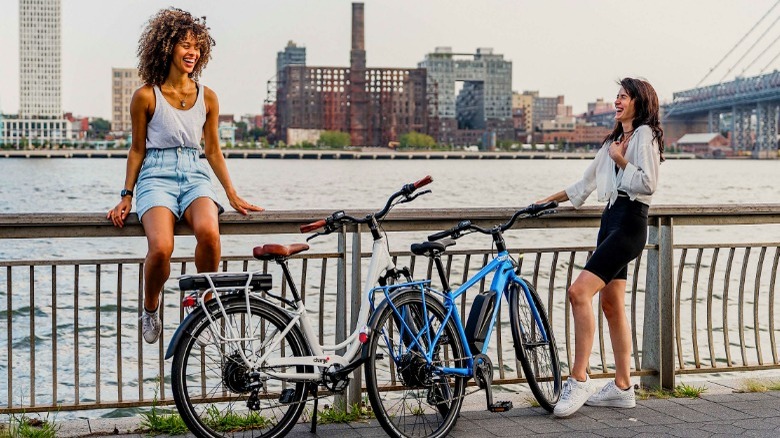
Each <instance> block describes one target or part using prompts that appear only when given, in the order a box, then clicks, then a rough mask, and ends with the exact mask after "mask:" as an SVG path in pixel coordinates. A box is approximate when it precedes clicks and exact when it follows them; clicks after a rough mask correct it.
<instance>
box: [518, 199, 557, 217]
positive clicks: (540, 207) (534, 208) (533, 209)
mask: <svg viewBox="0 0 780 438" xmlns="http://www.w3.org/2000/svg"><path fill="white" fill-rule="evenodd" d="M557 206H558V201H550V202H545V203H544V204H531V205H529V206H528V207H527V208H526V210H527V212H528V214H536V213H539V212H540V211H544V210H549V209H551V208H555V207H557Z"/></svg>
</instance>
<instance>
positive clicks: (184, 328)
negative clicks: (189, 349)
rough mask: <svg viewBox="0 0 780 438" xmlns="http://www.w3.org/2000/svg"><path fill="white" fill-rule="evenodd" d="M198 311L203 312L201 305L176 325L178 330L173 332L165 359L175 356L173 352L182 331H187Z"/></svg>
mask: <svg viewBox="0 0 780 438" xmlns="http://www.w3.org/2000/svg"><path fill="white" fill-rule="evenodd" d="M197 313H203V308H200V307H199V308H198V309H197V310H195V311H194V312H192V313H190V314H189V315H187V316H185V317H184V320H183V321H182V322H181V324H179V326H178V327H176V331H175V332H174V333H173V337H171V341H170V342H168V349H167V350H166V351H165V360H168V359H170V358H172V357H173V352H174V351H175V350H176V345H177V344H178V343H179V338H180V337H181V335H182V333H187V331H188V329H189V326H190V325H191V321H192V319H193V318H194V315H196V314H197Z"/></svg>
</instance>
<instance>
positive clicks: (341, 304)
mask: <svg viewBox="0 0 780 438" xmlns="http://www.w3.org/2000/svg"><path fill="white" fill-rule="evenodd" d="M338 236H339V238H338V254H339V259H338V263H337V265H336V344H340V343H342V342H344V339H346V338H347V231H346V230H345V229H344V228H343V227H342V228H341V230H340V231H339V234H338ZM344 350H345V349H344V348H342V349H340V350H338V351H337V352H336V354H339V355H341V354H344ZM346 402H347V400H346V398H345V397H344V396H343V395H339V394H337V395H336V396H335V397H334V398H333V405H334V406H335V407H340V406H344V408H346Z"/></svg>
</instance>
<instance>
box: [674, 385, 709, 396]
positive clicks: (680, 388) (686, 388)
mask: <svg viewBox="0 0 780 438" xmlns="http://www.w3.org/2000/svg"><path fill="white" fill-rule="evenodd" d="M706 391H707V387H706V386H691V385H686V384H685V383H680V384H679V385H677V386H675V387H674V391H673V395H674V396H675V397H676V398H685V397H687V398H699V397H701V395H702V393H704V392H706Z"/></svg>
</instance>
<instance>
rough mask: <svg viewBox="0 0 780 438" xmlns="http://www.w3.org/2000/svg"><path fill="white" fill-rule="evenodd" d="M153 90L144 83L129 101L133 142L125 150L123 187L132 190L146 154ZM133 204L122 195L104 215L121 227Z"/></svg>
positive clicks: (131, 200)
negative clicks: (125, 162)
mask: <svg viewBox="0 0 780 438" xmlns="http://www.w3.org/2000/svg"><path fill="white" fill-rule="evenodd" d="M154 105H155V102H154V90H153V89H152V87H151V86H148V85H144V86H143V87H141V88H139V89H138V90H136V91H135V93H134V94H133V99H132V100H131V101H130V119H131V121H132V130H133V142H132V144H131V145H130V150H129V151H128V152H127V166H126V169H125V185H124V188H125V189H127V190H130V191H132V190H133V188H134V187H135V183H136V181H137V180H138V172H139V171H140V170H141V165H142V164H143V161H144V156H146V127H147V125H148V124H149V120H150V119H151V117H152V115H153V114H154ZM132 204H133V197H132V196H129V195H128V196H124V197H122V200H121V201H119V204H117V205H116V207H114V208H113V209H112V210H109V212H108V215H106V217H107V218H108V219H111V221H112V222H113V223H114V226H117V227H120V228H121V227H123V226H124V225H125V219H126V218H127V215H128V214H130V208H131V207H132Z"/></svg>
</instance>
